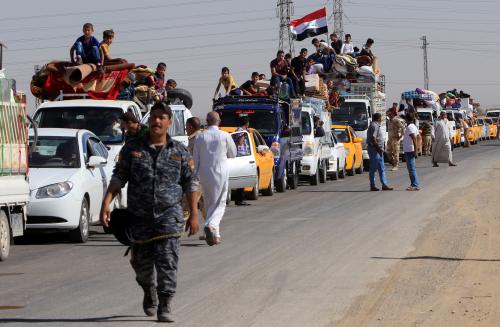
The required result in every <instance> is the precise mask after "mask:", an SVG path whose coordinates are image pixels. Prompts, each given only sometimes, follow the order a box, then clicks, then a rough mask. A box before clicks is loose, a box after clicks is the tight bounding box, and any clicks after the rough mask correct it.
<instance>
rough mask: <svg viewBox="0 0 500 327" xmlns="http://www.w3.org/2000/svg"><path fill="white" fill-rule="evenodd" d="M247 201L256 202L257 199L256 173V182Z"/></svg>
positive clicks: (257, 184)
mask: <svg viewBox="0 0 500 327" xmlns="http://www.w3.org/2000/svg"><path fill="white" fill-rule="evenodd" d="M247 198H248V200H257V199H258V198H259V174H258V173H257V182H256V183H255V186H254V187H253V189H252V191H251V192H250V193H249V194H248V195H247Z"/></svg>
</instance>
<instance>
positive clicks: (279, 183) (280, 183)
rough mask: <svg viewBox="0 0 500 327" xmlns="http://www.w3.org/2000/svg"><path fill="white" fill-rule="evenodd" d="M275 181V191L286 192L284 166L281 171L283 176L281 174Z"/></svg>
mask: <svg viewBox="0 0 500 327" xmlns="http://www.w3.org/2000/svg"><path fill="white" fill-rule="evenodd" d="M276 182H277V183H276V191H278V192H279V193H284V192H286V182H287V178H286V168H285V171H284V172H283V176H281V178H278V180H277V181H276Z"/></svg>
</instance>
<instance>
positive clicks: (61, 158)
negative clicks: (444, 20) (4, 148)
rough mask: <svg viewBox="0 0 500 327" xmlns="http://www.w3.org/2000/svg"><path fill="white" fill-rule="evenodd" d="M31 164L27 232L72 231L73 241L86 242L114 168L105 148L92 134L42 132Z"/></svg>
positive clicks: (39, 133) (70, 234) (41, 129)
mask: <svg viewBox="0 0 500 327" xmlns="http://www.w3.org/2000/svg"><path fill="white" fill-rule="evenodd" d="M30 139H31V140H32V141H31V142H33V132H32V131H30ZM29 165H30V171H29V184H30V191H31V195H30V203H29V206H28V221H27V228H28V229H50V230H54V229H55V230H68V231H69V236H70V239H71V240H72V241H74V242H78V243H83V242H86V241H87V239H88V235H89V225H91V224H97V223H98V222H99V211H100V209H101V202H102V199H103V196H104V194H105V191H106V189H107V187H108V184H109V179H110V177H111V171H112V169H113V166H114V160H109V162H108V151H107V149H106V146H105V145H104V144H103V143H102V142H101V141H100V140H99V138H97V137H96V136H95V135H94V134H93V133H92V132H90V131H88V130H82V129H79V130H76V129H59V128H39V129H38V141H37V144H36V147H35V150H34V151H33V153H32V154H31V155H30V157H29Z"/></svg>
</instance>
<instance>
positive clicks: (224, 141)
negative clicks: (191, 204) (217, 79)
mask: <svg viewBox="0 0 500 327" xmlns="http://www.w3.org/2000/svg"><path fill="white" fill-rule="evenodd" d="M219 123H220V117H219V114H218V113H217V112H215V111H212V112H209V113H208V114H207V125H208V128H207V130H206V131H205V132H203V133H201V134H200V135H198V136H197V137H196V139H195V142H194V150H193V156H194V161H195V171H196V172H197V173H198V176H199V178H200V182H201V185H202V188H203V197H204V201H205V208H206V210H207V220H206V222H205V227H204V231H205V236H206V242H207V244H208V245H210V246H212V245H216V244H219V243H220V242H221V238H220V230H219V224H220V222H221V220H222V217H223V216H224V211H225V210H226V200H227V192H228V184H229V170H228V166H227V158H234V157H236V145H235V144H234V141H233V138H232V137H231V135H229V133H226V132H223V131H220V130H219Z"/></svg>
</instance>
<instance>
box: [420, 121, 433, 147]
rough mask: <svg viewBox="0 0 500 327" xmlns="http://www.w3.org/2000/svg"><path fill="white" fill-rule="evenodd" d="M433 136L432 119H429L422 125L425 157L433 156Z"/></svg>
mask: <svg viewBox="0 0 500 327" xmlns="http://www.w3.org/2000/svg"><path fill="white" fill-rule="evenodd" d="M432 134H433V130H432V124H431V118H430V117H427V118H426V119H425V121H424V123H423V124H422V154H423V155H424V156H430V155H431V142H432Z"/></svg>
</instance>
